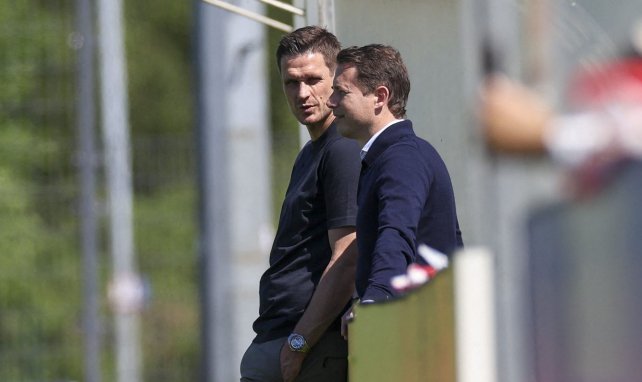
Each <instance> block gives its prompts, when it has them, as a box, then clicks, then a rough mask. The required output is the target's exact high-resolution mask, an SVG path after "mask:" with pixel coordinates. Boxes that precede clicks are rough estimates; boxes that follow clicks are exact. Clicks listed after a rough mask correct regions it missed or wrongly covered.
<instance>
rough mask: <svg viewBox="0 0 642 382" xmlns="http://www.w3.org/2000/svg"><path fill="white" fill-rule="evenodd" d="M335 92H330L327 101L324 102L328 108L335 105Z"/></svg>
mask: <svg viewBox="0 0 642 382" xmlns="http://www.w3.org/2000/svg"><path fill="white" fill-rule="evenodd" d="M336 94H337V93H336V92H332V94H330V97H329V98H328V101H327V102H326V103H325V104H326V106H327V107H329V108H330V109H334V108H335V107H337V101H336Z"/></svg>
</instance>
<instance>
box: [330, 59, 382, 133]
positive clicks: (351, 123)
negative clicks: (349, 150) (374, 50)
mask: <svg viewBox="0 0 642 382" xmlns="http://www.w3.org/2000/svg"><path fill="white" fill-rule="evenodd" d="M357 74H358V73H357V69H356V68H354V67H350V66H348V67H346V66H344V65H339V66H338V67H337V71H336V73H335V77H334V85H333V88H334V92H333V93H332V95H331V96H330V99H329V101H328V106H329V107H330V108H331V109H332V112H333V113H334V116H335V123H336V125H337V129H338V130H339V133H341V135H343V136H344V137H347V138H352V139H356V140H358V141H363V142H364V143H365V141H367V138H368V129H369V128H370V127H371V124H372V121H373V118H374V112H375V103H376V101H377V99H376V97H375V95H374V94H372V93H370V94H363V92H362V91H361V89H359V87H358V82H357Z"/></svg>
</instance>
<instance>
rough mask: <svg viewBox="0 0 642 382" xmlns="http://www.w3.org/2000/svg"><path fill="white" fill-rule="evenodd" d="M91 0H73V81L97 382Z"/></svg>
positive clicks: (94, 379)
mask: <svg viewBox="0 0 642 382" xmlns="http://www.w3.org/2000/svg"><path fill="white" fill-rule="evenodd" d="M93 17H94V15H93V9H92V1H91V0H76V34H75V36H76V38H75V39H74V47H75V48H76V49H77V51H78V58H77V63H78V74H77V85H76V97H77V102H76V104H77V107H76V108H77V110H76V118H77V128H78V150H79V151H78V156H77V163H78V166H79V173H80V235H81V249H82V255H83V285H84V313H83V328H84V332H85V336H84V349H85V352H84V367H85V381H87V382H100V379H101V378H100V347H101V340H100V335H101V323H100V316H99V291H98V254H97V244H96V243H97V229H96V220H97V219H96V200H95V195H96V165H97V163H96V158H97V156H96V147H95V139H96V138H95V127H96V114H95V113H96V109H95V97H94V92H95V87H94V84H95V73H94V65H95V62H94V24H93Z"/></svg>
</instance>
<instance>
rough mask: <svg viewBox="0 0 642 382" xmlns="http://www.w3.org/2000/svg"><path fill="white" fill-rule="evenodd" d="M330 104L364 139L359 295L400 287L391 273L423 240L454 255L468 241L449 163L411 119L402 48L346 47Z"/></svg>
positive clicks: (345, 131) (349, 132) (368, 298)
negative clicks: (461, 225)
mask: <svg viewBox="0 0 642 382" xmlns="http://www.w3.org/2000/svg"><path fill="white" fill-rule="evenodd" d="M337 64H338V66H337V69H336V72H335V77H334V85H333V90H334V92H333V93H332V96H331V97H330V99H329V100H328V106H329V107H331V108H332V109H333V113H334V115H335V116H336V119H335V123H336V124H337V127H338V129H339V132H340V133H341V134H342V135H343V136H346V137H348V138H352V139H355V140H357V141H358V142H359V143H360V144H361V146H362V151H361V155H362V168H361V175H360V179H359V190H358V194H357V203H358V213H357V245H358V249H359V260H358V264H357V275H356V288H357V293H358V295H359V297H360V299H361V302H362V303H364V302H372V301H380V300H386V299H389V298H390V297H393V296H395V294H396V293H397V292H396V291H395V290H394V289H393V288H392V287H391V285H390V279H391V278H392V277H393V276H396V275H399V274H402V273H405V272H406V268H407V266H408V265H409V264H410V263H412V262H415V261H417V260H418V259H417V245H418V244H422V243H423V244H426V245H428V246H430V247H432V248H434V249H437V250H439V251H441V252H443V253H446V254H451V253H452V252H453V251H454V250H455V249H456V248H458V247H460V246H462V245H463V241H462V237H461V232H460V230H459V224H458V221H457V213H456V209H455V197H454V194H453V189H452V184H451V181H450V176H449V174H448V170H447V169H446V165H445V164H444V162H443V160H442V159H441V157H440V156H439V154H438V153H437V151H436V150H435V149H434V147H432V145H430V143H428V142H426V141H425V140H423V139H421V138H419V137H417V136H416V135H415V133H414V131H413V128H412V122H410V121H409V120H405V119H404V118H405V114H406V110H405V107H406V102H407V99H408V93H409V92H410V81H409V79H408V72H407V69H406V67H405V65H404V63H403V61H402V59H401V55H400V54H399V52H398V51H397V50H396V49H394V48H392V47H390V46H384V45H378V44H374V45H367V46H363V47H351V48H347V49H344V50H342V51H341V52H340V53H339V55H338V57H337Z"/></svg>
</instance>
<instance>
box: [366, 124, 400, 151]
mask: <svg viewBox="0 0 642 382" xmlns="http://www.w3.org/2000/svg"><path fill="white" fill-rule="evenodd" d="M401 121H403V119H395V120H393V121H391V122H390V123H388V124H387V125H385V126H384V127H383V128H382V129H381V130H379V131H377V132H376V133H375V135H373V136H372V137H370V139H369V140H368V142H366V144H365V145H363V148H362V149H361V159H362V160H363V158H365V157H366V154H367V153H368V150H370V147H372V144H373V143H374V141H375V140H376V139H377V137H379V135H381V133H383V131H384V130H385V129H387V128H389V127H390V126H392V125H394V124H395V123H397V122H401Z"/></svg>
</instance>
